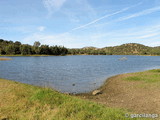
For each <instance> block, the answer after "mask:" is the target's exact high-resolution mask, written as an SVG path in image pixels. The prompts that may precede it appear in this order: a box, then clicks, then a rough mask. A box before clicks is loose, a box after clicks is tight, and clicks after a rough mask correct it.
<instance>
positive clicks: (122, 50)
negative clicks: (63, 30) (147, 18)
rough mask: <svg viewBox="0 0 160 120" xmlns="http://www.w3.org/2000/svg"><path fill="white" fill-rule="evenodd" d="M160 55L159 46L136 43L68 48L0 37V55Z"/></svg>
mask: <svg viewBox="0 0 160 120" xmlns="http://www.w3.org/2000/svg"><path fill="white" fill-rule="evenodd" d="M66 54H70V55H160V46H159V47H149V46H145V45H142V44H137V43H127V44H122V45H119V46H114V47H104V48H96V47H84V48H77V49H69V48H65V47H64V46H57V45H55V46H49V45H41V43H40V42H38V41H35V42H34V44H33V45H28V44H22V43H21V42H19V41H16V42H13V41H7V40H3V39H0V55H66Z"/></svg>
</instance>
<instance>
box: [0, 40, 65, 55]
mask: <svg viewBox="0 0 160 120" xmlns="http://www.w3.org/2000/svg"><path fill="white" fill-rule="evenodd" d="M66 54H68V49H67V48H65V47H64V46H57V45H55V46H49V45H41V43H40V42H39V41H35V42H34V44H33V45H29V44H22V43H21V42H19V41H16V42H13V41H7V40H3V39H0V55H66Z"/></svg>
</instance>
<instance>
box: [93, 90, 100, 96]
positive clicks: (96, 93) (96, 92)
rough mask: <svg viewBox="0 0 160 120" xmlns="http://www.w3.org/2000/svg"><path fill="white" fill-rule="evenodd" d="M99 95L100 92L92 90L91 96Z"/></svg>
mask: <svg viewBox="0 0 160 120" xmlns="http://www.w3.org/2000/svg"><path fill="white" fill-rule="evenodd" d="M101 93H102V91H100V90H94V91H93V92H92V95H98V94H101Z"/></svg>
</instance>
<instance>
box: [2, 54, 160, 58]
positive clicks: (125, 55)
mask: <svg viewBox="0 0 160 120" xmlns="http://www.w3.org/2000/svg"><path fill="white" fill-rule="evenodd" d="M75 55H84V56H85V55H90V54H75ZM115 55H116V54H115ZM43 56H44V57H45V56H74V54H66V55H36V54H35V55H19V54H18V55H0V57H43ZM92 56H96V55H92ZM97 56H99V55H97ZM100 56H114V55H100ZM121 56H123V55H121ZM124 56H160V55H125V54H124Z"/></svg>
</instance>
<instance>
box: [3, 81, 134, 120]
mask: <svg viewBox="0 0 160 120" xmlns="http://www.w3.org/2000/svg"><path fill="white" fill-rule="evenodd" d="M0 98H1V99H0V103H1V107H0V117H1V118H0V119H4V118H9V119H10V120H106V119H107V120H129V119H127V118H125V117H124V114H125V113H128V112H127V111H125V110H122V109H116V108H109V107H106V106H104V105H101V104H98V103H94V102H91V101H88V100H82V99H79V98H77V97H74V96H69V95H65V94H62V93H59V92H56V91H54V90H51V89H48V88H40V87H35V86H32V85H27V84H22V83H19V82H14V81H10V80H4V79H0ZM132 120H134V119H132Z"/></svg>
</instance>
